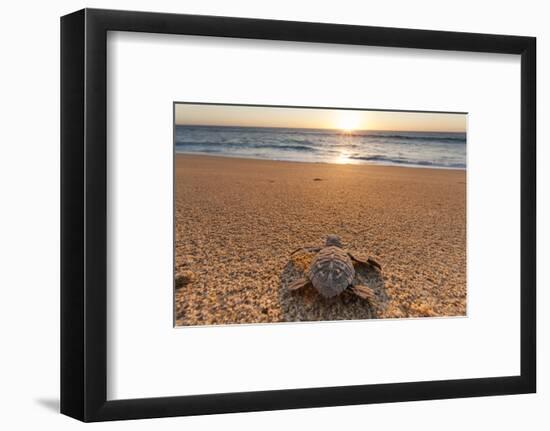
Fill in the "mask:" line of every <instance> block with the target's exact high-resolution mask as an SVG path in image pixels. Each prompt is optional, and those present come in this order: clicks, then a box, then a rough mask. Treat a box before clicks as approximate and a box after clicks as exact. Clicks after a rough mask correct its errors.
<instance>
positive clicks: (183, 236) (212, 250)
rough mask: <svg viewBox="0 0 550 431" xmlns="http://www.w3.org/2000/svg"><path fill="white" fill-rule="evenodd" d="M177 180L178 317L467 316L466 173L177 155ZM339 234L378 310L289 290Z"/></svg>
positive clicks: (206, 320)
mask: <svg viewBox="0 0 550 431" xmlns="http://www.w3.org/2000/svg"><path fill="white" fill-rule="evenodd" d="M175 187H176V189H175V216H176V221H175V228H176V232H175V235H176V237H175V250H176V259H175V260H176V267H175V272H176V296H175V313H176V324H177V325H205V324H223V323H264V322H281V321H302V320H339V319H363V318H373V317H376V318H389V317H420V316H425V317H429V316H462V315H465V313H466V173H465V172H464V171H460V170H439V169H417V168H401V167H385V166H372V165H336V164H314V163H291V162H276V161H262V160H246V159H232V158H218V157H211V156H195V155H193V156H191V155H177V156H176V180H175ZM330 233H334V234H337V235H339V236H340V237H341V238H342V240H343V242H344V244H345V246H346V248H348V249H350V250H352V251H354V252H357V253H360V254H362V255H366V256H369V255H370V256H372V257H374V258H375V259H376V260H377V261H378V262H380V264H381V265H382V268H383V271H382V274H381V276H375V275H373V274H369V273H366V272H361V271H359V274H358V277H360V278H361V281H362V282H365V283H366V284H368V285H370V286H371V287H372V288H373V289H374V290H375V292H376V293H377V297H378V299H379V305H378V306H377V307H371V306H369V305H368V304H366V303H365V301H364V300H361V299H360V298H357V297H354V296H353V295H347V294H343V295H341V296H340V297H338V298H333V299H330V300H325V299H323V298H321V297H320V296H319V295H318V294H317V293H316V292H315V291H314V290H313V289H310V290H307V288H306V289H305V290H304V291H303V292H300V291H299V292H292V293H291V292H288V290H287V289H286V285H287V284H288V283H289V282H290V281H292V279H293V278H295V277H297V276H299V275H300V271H302V270H303V268H304V267H305V266H307V262H308V261H309V260H310V259H311V256H310V255H308V254H307V253H306V254H304V255H300V254H299V253H298V254H297V257H296V258H295V259H294V260H291V259H290V253H291V252H292V251H293V250H295V249H297V248H298V247H301V246H307V245H321V244H322V243H323V241H324V238H325V236H326V235H327V234H330Z"/></svg>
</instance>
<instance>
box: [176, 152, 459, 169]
mask: <svg viewBox="0 0 550 431" xmlns="http://www.w3.org/2000/svg"><path fill="white" fill-rule="evenodd" d="M178 156H197V157H208V158H210V157H213V158H219V159H236V160H253V161H265V162H281V163H303V164H306V165H310V164H313V165H315V164H322V165H337V166H379V167H388V168H411V169H429V170H432V169H433V170H444V171H447V170H448V171H464V172H466V171H467V167H464V168H461V167H449V166H435V165H434V166H426V165H419V164H417V165H414V164H406V163H403V164H399V163H394V164H391V163H376V162H371V161H368V160H360V159H353V160H356V161H354V162H351V163H331V162H326V161H315V160H312V161H304V160H284V159H268V158H265V159H261V158H257V157H243V156H242V155H236V156H234V155H232V154H223V155H222V154H211V153H200V152H195V151H189V152H185V151H177V150H174V158H176V157H178Z"/></svg>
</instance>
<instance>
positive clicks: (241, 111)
mask: <svg viewBox="0 0 550 431" xmlns="http://www.w3.org/2000/svg"><path fill="white" fill-rule="evenodd" d="M466 119H467V115H466V114H439V113H425V112H396V111H367V110H365V111H360V110H348V109H345V110H344V109H306V108H273V107H263V106H232V105H196V104H176V105H175V120H176V124H178V125H184V124H186V125H215V126H249V127H289V128H293V127H295V128H307V129H339V130H346V131H353V130H402V131H424V132H429V131H434V132H435V131H437V132H466Z"/></svg>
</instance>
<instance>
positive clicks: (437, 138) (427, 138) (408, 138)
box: [353, 133, 466, 144]
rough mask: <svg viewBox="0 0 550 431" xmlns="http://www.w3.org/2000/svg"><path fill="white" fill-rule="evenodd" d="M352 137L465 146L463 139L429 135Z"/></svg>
mask: <svg viewBox="0 0 550 431" xmlns="http://www.w3.org/2000/svg"><path fill="white" fill-rule="evenodd" d="M353 136H360V137H363V138H382V139H392V140H394V139H397V140H404V141H418V142H438V143H459V144H465V143H466V138H465V137H458V136H430V135H421V136H414V135H386V134H382V133H357V134H354V135H353Z"/></svg>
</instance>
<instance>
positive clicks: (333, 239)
mask: <svg viewBox="0 0 550 431" xmlns="http://www.w3.org/2000/svg"><path fill="white" fill-rule="evenodd" d="M331 245H332V246H336V247H342V240H341V239H340V237H339V236H338V235H328V236H327V241H326V242H325V247H329V246H331Z"/></svg>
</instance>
